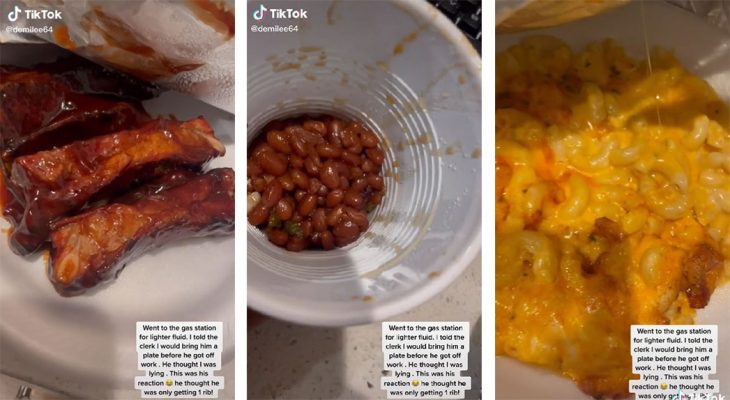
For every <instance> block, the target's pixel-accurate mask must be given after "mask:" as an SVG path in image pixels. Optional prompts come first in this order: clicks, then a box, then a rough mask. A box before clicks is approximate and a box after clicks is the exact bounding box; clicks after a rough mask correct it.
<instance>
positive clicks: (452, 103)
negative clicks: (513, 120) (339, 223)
mask: <svg viewBox="0 0 730 400" xmlns="http://www.w3.org/2000/svg"><path fill="white" fill-rule="evenodd" d="M292 4H293V3H291V2H277V1H271V2H267V3H266V7H268V8H269V9H274V8H291V5H292ZM296 4H297V6H301V7H302V8H304V9H305V10H306V11H307V16H308V18H307V19H306V20H297V21H294V20H289V21H283V22H282V21H280V20H271V19H268V18H264V19H263V20H262V21H256V20H254V18H253V17H252V13H253V11H254V10H255V9H258V7H259V3H258V2H249V9H248V12H247V14H248V25H249V26H251V25H263V26H273V25H286V26H288V25H290V24H293V25H297V26H298V32H296V33H260V32H256V33H254V32H249V33H248V38H249V39H248V77H247V79H248V140H249V143H250V141H251V140H252V139H253V138H254V137H255V136H256V135H257V134H258V133H260V130H261V128H262V127H263V126H264V125H265V124H266V123H267V122H269V121H271V120H275V119H279V118H283V117H288V116H294V115H300V114H312V113H327V114H334V115H338V116H341V117H346V118H355V119H358V120H361V121H363V122H364V123H365V124H367V125H368V126H369V127H370V129H372V130H373V131H374V132H376V133H377V134H378V135H379V136H380V137H381V140H382V141H383V142H384V144H385V150H386V162H385V166H384V169H385V171H386V172H387V173H386V178H385V181H386V195H385V198H384V200H383V203H382V204H381V205H380V206H379V207H378V208H377V209H376V210H375V211H373V212H372V213H371V214H370V228H369V229H368V231H367V232H366V233H365V234H364V235H363V236H361V237H360V238H359V239H358V240H357V241H356V242H355V243H353V244H351V245H349V246H347V247H345V248H341V249H336V250H332V251H327V252H324V251H303V252H299V253H292V252H288V251H286V250H284V249H281V248H278V247H276V246H274V245H273V244H271V243H269V242H268V240H267V239H266V237H265V235H264V234H263V232H261V231H260V230H259V229H257V228H256V227H254V226H251V225H249V226H248V230H247V241H248V304H249V306H250V307H252V308H254V309H256V310H258V311H260V312H262V313H265V314H268V315H271V316H273V317H276V318H280V319H285V320H288V321H293V322H297V323H302V324H309V325H321V326H346V325H355V324H363V323H369V322H374V321H380V320H383V319H387V318H389V317H391V316H394V315H396V314H399V313H401V312H405V311H407V310H409V309H411V308H413V307H415V306H417V305H419V304H421V303H423V302H424V301H426V300H427V299H429V298H431V297H432V296H434V295H435V294H437V293H438V292H439V291H441V290H442V289H444V288H445V287H446V286H447V285H449V284H450V283H451V282H452V281H453V280H454V279H456V278H457V277H458V276H459V274H460V273H461V272H462V271H463V270H464V268H465V267H466V266H467V265H468V264H469V262H470V261H471V260H472V259H473V258H474V257H475V256H476V254H477V252H478V250H479V248H480V242H481V222H480V221H481V206H480V204H481V200H480V199H481V168H480V165H481V160H480V157H481V153H480V151H481V150H480V149H481V128H480V119H481V117H480V109H481V81H480V58H479V55H478V54H477V53H476V51H475V50H474V48H473V47H472V46H471V44H470V42H469V41H468V40H467V39H466V38H465V37H464V36H463V35H462V34H461V32H460V31H459V30H458V29H457V28H456V27H455V26H454V25H453V24H452V23H451V22H450V21H449V20H448V19H447V18H446V17H444V16H443V15H442V14H441V13H440V12H439V11H438V10H436V9H435V8H433V7H432V6H431V5H430V4H428V3H427V2H425V1H402V0H401V1H353V2H349V1H348V2H345V1H334V2H323V1H318V2H300V3H296Z"/></svg>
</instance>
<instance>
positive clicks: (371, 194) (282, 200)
mask: <svg viewBox="0 0 730 400" xmlns="http://www.w3.org/2000/svg"><path fill="white" fill-rule="evenodd" d="M250 149H253V150H252V151H250V152H249V159H248V160H247V164H248V177H249V180H248V185H247V189H248V191H249V194H250V192H252V191H255V192H259V193H261V201H260V202H259V204H257V205H256V206H255V207H254V208H253V209H252V211H251V212H250V213H249V214H248V220H249V222H250V223H251V224H253V225H256V226H260V227H261V228H262V229H264V230H265V231H266V236H267V238H268V240H269V241H270V242H271V243H273V244H275V245H277V246H280V247H285V248H286V249H287V250H290V251H301V250H304V249H307V248H321V249H324V250H331V249H334V248H335V247H338V246H339V247H342V246H346V245H348V244H350V243H352V242H354V241H356V240H357V238H358V237H359V236H360V235H361V234H362V233H363V232H364V231H365V230H367V229H368V226H369V221H368V215H367V213H368V212H369V211H370V210H373V209H375V208H376V207H377V205H378V204H380V203H381V202H382V199H383V195H384V190H385V184H384V181H383V176H382V171H381V169H382V164H383V163H384V160H385V152H384V151H383V150H382V149H381V148H380V147H379V139H378V136H377V135H376V134H375V133H373V132H371V131H369V130H368V129H367V128H365V127H364V125H362V124H360V123H358V122H352V121H351V122H345V121H342V120H340V119H337V118H333V117H321V118H310V117H299V118H292V119H287V120H282V121H275V122H272V123H269V124H267V126H266V128H265V129H264V134H263V135H260V136H259V137H257V138H256V139H255V140H254V141H253V143H252V144H251V146H250Z"/></svg>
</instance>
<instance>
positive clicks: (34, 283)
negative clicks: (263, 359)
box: [0, 44, 234, 399]
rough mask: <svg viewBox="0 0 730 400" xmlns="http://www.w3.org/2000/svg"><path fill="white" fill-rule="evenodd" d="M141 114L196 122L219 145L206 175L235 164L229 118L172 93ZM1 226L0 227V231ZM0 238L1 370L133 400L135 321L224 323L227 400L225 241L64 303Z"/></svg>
mask: <svg viewBox="0 0 730 400" xmlns="http://www.w3.org/2000/svg"><path fill="white" fill-rule="evenodd" d="M57 54H60V51H59V50H58V49H57V48H55V47H53V46H47V45H5V44H4V45H2V58H1V59H0V62H2V63H3V64H16V65H32V64H35V63H38V62H45V61H51V60H53V59H54V58H55V56H56V55H57ZM145 108H146V109H147V110H148V112H149V113H150V114H151V115H153V116H155V115H167V114H172V115H174V116H176V117H177V118H178V119H189V118H193V117H196V116H198V115H202V116H204V117H205V118H206V119H207V120H208V121H209V122H210V124H211V125H212V126H213V129H214V130H215V134H216V136H217V137H218V138H219V139H220V140H221V141H222V142H223V144H224V145H225V146H226V155H225V156H224V157H221V158H218V159H215V160H213V161H212V162H211V163H210V165H209V168H214V167H233V160H234V129H233V128H234V126H233V125H234V117H233V115H232V114H229V113H227V112H224V111H221V110H219V109H216V108H214V107H212V106H209V105H207V104H205V103H203V102H200V101H198V100H196V99H194V98H191V97H190V96H187V95H183V94H180V93H173V92H166V93H164V94H163V95H162V96H160V97H159V98H157V99H154V100H151V101H148V102H145ZM8 227H9V225H8V223H7V222H6V221H5V220H2V221H1V222H0V228H3V229H6V228H8ZM2 239H3V240H2V241H0V371H2V372H3V373H5V374H8V375H11V376H14V377H17V378H20V379H23V380H27V381H30V382H32V383H35V384H38V385H41V386H45V387H47V388H50V389H53V390H57V391H60V392H63V393H66V394H69V395H71V397H73V398H78V397H83V398H92V399H110V398H124V399H128V398H138V397H139V392H138V391H135V390H134V376H136V375H142V371H137V352H136V349H135V323H136V322H137V321H222V322H223V343H224V346H223V347H224V348H223V353H222V359H221V361H222V363H223V364H224V365H225V364H230V365H231V367H230V371H231V372H230V373H226V376H227V379H226V382H225V385H226V390H225V392H228V393H230V395H229V396H226V395H225V392H223V391H222V392H221V393H220V394H221V396H220V398H232V397H233V395H232V393H233V390H232V388H233V378H232V369H233V368H232V364H233V363H232V361H233V354H234V352H233V349H234V332H233V328H234V301H233V299H234V269H233V266H234V243H233V242H234V240H233V237H232V236H230V237H225V238H214V239H211V238H208V239H205V238H203V239H192V240H185V241H181V242H176V243H172V244H169V245H167V246H164V247H162V248H160V249H157V250H154V251H151V252H149V253H147V254H145V255H143V256H141V257H139V258H137V259H136V260H133V261H131V262H129V263H128V264H127V267H126V268H125V269H124V271H123V272H122V273H121V275H120V276H119V279H118V280H117V281H115V282H113V283H112V284H110V285H107V286H106V287H103V288H102V289H100V290H95V291H93V292H92V293H90V294H85V295H83V296H79V297H72V298H63V297H61V296H59V295H58V294H57V293H56V291H55V290H54V289H53V287H52V285H51V284H50V282H49V281H48V279H47V278H46V267H45V265H44V262H43V258H42V257H41V256H40V255H36V256H31V257H28V258H22V257H20V256H17V255H15V254H14V253H13V252H12V251H11V250H10V248H8V246H7V241H6V238H5V237H3V238H2ZM224 369H226V370H228V368H224ZM217 374H221V373H220V372H219V373H217ZM229 376H230V380H229V379H228V378H229Z"/></svg>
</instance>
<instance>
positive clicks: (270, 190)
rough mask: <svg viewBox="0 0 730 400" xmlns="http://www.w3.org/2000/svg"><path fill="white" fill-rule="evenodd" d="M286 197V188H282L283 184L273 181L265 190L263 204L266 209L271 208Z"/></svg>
mask: <svg viewBox="0 0 730 400" xmlns="http://www.w3.org/2000/svg"><path fill="white" fill-rule="evenodd" d="M283 195H284V188H283V187H282V186H281V182H279V181H278V180H273V181H271V183H269V186H267V187H266V190H264V194H263V195H261V203H262V204H264V206H266V208H271V207H273V206H275V205H276V203H278V202H279V200H281V196H283Z"/></svg>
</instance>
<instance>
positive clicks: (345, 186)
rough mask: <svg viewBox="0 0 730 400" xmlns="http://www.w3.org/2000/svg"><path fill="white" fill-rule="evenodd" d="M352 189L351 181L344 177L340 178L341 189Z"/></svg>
mask: <svg viewBox="0 0 730 400" xmlns="http://www.w3.org/2000/svg"><path fill="white" fill-rule="evenodd" d="M349 188H350V181H349V180H348V179H347V178H345V177H344V176H340V189H342V190H347V189H349Z"/></svg>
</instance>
